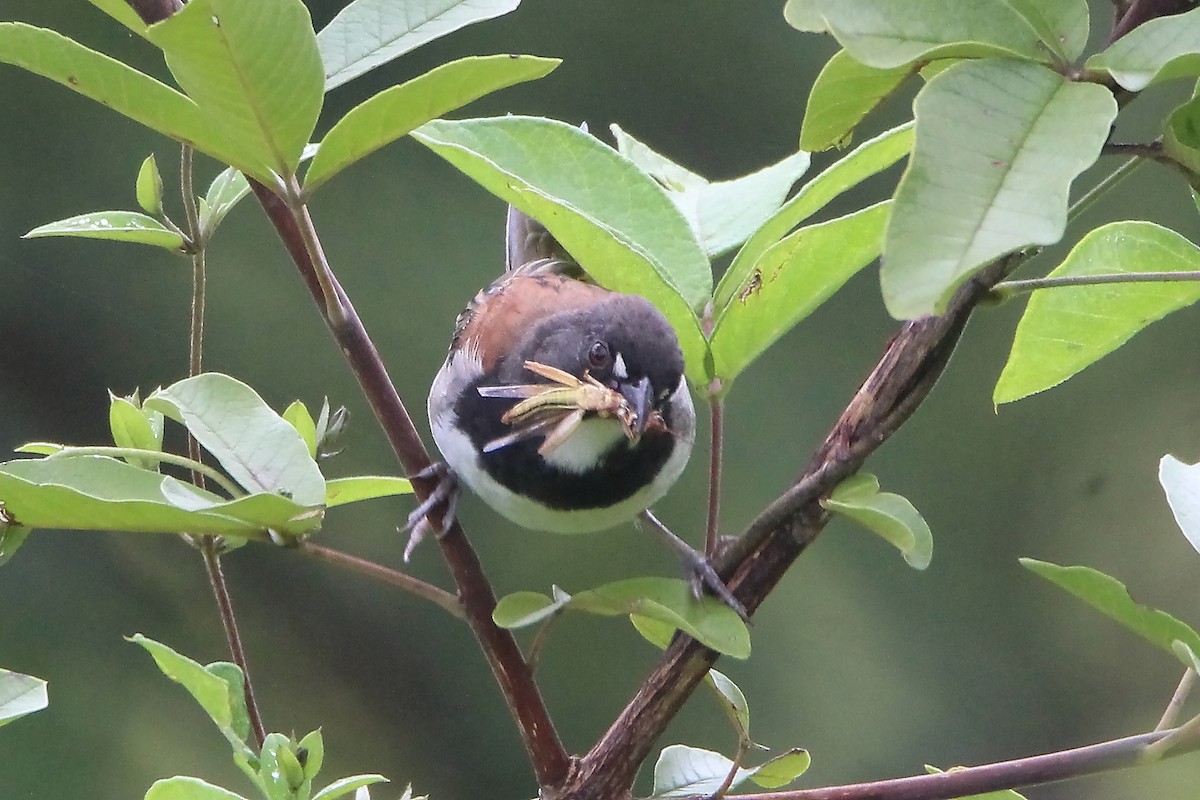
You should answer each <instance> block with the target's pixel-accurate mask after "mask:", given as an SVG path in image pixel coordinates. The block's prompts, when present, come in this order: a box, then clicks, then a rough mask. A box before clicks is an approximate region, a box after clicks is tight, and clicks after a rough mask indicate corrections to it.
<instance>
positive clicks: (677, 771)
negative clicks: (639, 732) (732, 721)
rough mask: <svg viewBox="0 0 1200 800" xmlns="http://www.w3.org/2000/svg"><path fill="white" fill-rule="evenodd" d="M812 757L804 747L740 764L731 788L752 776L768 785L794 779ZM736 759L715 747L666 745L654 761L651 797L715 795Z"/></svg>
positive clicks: (785, 782) (776, 784)
mask: <svg viewBox="0 0 1200 800" xmlns="http://www.w3.org/2000/svg"><path fill="white" fill-rule="evenodd" d="M809 762H810V759H809V756H808V753H807V752H806V751H804V750H800V749H793V750H790V751H788V752H787V753H784V754H782V755H780V756H777V757H776V758H773V759H771V760H770V761H768V762H767V763H766V764H763V765H762V766H760V767H752V768H745V767H743V768H740V769H738V770H737V773H736V774H735V776H734V779H733V783H732V784H731V785H730V787H729V788H730V789H732V788H734V787H736V786H738V785H740V784H742V783H745V782H746V781H747V780H752V781H754V782H755V783H757V784H758V785H759V786H762V787H764V788H777V787H779V786H784V785H786V784H788V783H791V782H792V781H793V780H795V779H796V778H797V777H799V776H800V775H801V774H803V773H804V771H805V770H807V769H808V765H809ZM733 766H734V764H733V761H731V760H730V759H728V758H726V757H725V756H723V755H721V754H720V753H714V752H712V751H711V750H702V749H700V748H698V747H688V746H687V745H682V744H673V745H670V746H669V747H665V748H663V751H662V753H661V754H660V755H659V757H658V761H657V762H656V763H655V765H654V792H653V794H652V795H651V798H663V800H666V799H667V798H683V797H694V796H698V795H699V796H703V795H711V794H713V793H714V792H715V791H716V790H717V789H718V788H720V786H721V784H722V783H723V782H724V781H725V778H726V777H727V776H728V775H729V772H730V770H732V769H733Z"/></svg>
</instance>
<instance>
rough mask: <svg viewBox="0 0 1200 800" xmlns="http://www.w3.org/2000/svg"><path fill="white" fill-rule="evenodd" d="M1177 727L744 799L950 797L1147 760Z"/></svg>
mask: <svg viewBox="0 0 1200 800" xmlns="http://www.w3.org/2000/svg"><path fill="white" fill-rule="evenodd" d="M1171 733H1173V731H1156V732H1152V733H1143V734H1139V735H1137V736H1127V737H1125V738H1122V739H1114V740H1112V741H1108V742H1101V743H1100V744H1092V745H1087V746H1086V747H1077V748H1074V749H1071V750H1061V751H1059V752H1056V753H1046V754H1044V755H1038V756H1031V757H1029V758H1018V759H1014V760H1012V761H1000V762H997V763H994V764H984V765H982V766H978V767H965V768H963V769H956V770H951V771H947V772H937V773H934V774H932V775H912V776H909V777H906V778H892V779H889V780H883V781H872V782H870V783H854V784H847V785H844V786H824V787H821V788H819V789H796V790H791V791H783V792H760V793H758V794H740V795H738V800H884V799H885V798H886V800H950V798H956V797H968V796H971V795H976V794H983V793H984V792H995V791H1000V790H1003V789H1019V788H1021V787H1023V786H1038V785H1041V784H1045V783H1054V782H1056V781H1061V780H1066V779H1068V778H1078V777H1081V776H1083V775H1095V774H1097V773H1100V772H1112V771H1114V770H1119V769H1126V768H1128V767H1132V766H1136V765H1138V764H1140V763H1142V760H1143V753H1144V751H1145V750H1146V748H1147V746H1149V745H1152V744H1153V743H1154V742H1157V741H1159V740H1161V739H1164V738H1166V737H1167V736H1169V735H1170V734H1171Z"/></svg>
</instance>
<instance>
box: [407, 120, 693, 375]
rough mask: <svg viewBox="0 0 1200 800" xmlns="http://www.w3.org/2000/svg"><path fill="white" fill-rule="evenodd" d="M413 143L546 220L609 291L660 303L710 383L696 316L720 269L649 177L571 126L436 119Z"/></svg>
mask: <svg viewBox="0 0 1200 800" xmlns="http://www.w3.org/2000/svg"><path fill="white" fill-rule="evenodd" d="M412 135H413V137H414V138H416V139H417V140H418V141H420V142H421V143H422V144H424V145H425V146H426V147H429V148H430V149H431V150H433V151H434V152H435V153H437V154H438V155H440V156H442V157H443V158H445V159H446V160H447V161H449V162H450V163H451V164H453V165H454V166H456V167H458V168H459V169H460V170H462V171H463V172H465V173H466V174H467V175H468V176H470V177H471V178H473V179H474V180H476V181H477V182H479V183H480V184H481V185H482V186H483V187H484V188H485V189H487V190H488V191H490V192H492V193H493V194H495V195H497V196H498V197H500V198H501V199H503V200H506V201H507V202H509V203H511V204H512V205H514V206H516V207H517V208H518V209H520V210H521V211H524V212H525V213H526V214H529V215H530V216H532V217H534V218H535V219H537V220H539V221H540V222H542V223H543V224H544V225H545V226H546V228H547V229H548V230H549V231H550V233H551V234H553V235H554V237H555V238H556V239H557V240H558V241H559V242H561V243H562V245H563V247H565V248H566V249H567V251H568V252H570V253H571V255H572V256H573V257H574V258H575V259H576V260H578V261H579V263H580V264H581V265H582V266H583V268H584V269H585V270H587V272H588V273H589V274H590V275H591V276H592V277H593V278H595V280H596V281H597V282H598V283H600V284H601V285H603V286H605V287H606V288H608V289H612V290H614V291H619V292H628V293H630V294H638V295H641V296H643V297H645V298H647V299H649V300H650V301H651V302H653V303H654V304H655V305H656V306H657V307H658V308H659V310H660V311H662V313H663V314H664V315H665V316H666V318H667V319H668V320H669V321H670V323H671V325H672V326H673V327H674V328H675V332H676V334H677V335H678V336H679V343H680V346H681V347H682V348H683V354H684V359H685V361H686V362H687V369H688V379H689V380H692V381H693V382H694V383H696V385H704V383H706V382H707V381H706V380H705V374H704V360H705V353H706V345H705V342H704V336H703V334H701V332H700V325H699V321H698V320H697V318H696V312H695V311H694V310H693V309H695V308H700V307H702V306H703V305H704V304H705V303H706V302H707V301H708V299H709V295H710V293H711V291H712V271H711V268H710V266H709V264H708V259H707V258H706V257H705V255H704V253H703V251H702V250H701V249H700V245H699V244H698V243H697V242H696V240H695V237H694V236H693V235H692V231H691V228H690V227H689V226H688V223H687V220H685V219H684V218H683V215H682V214H680V213H679V210H678V209H677V208H676V207H675V205H674V204H673V203H672V202H671V200H670V198H668V197H667V194H666V192H665V191H664V190H663V189H662V187H660V186H659V185H658V184H656V183H655V182H654V181H653V180H652V179H651V178H650V177H649V176H647V175H646V174H645V173H644V172H642V171H641V170H639V169H638V168H637V167H635V166H634V165H633V164H632V163H630V162H629V161H628V160H627V159H625V158H622V157H621V156H620V155H619V154H617V153H616V152H615V151H613V150H612V149H610V148H608V147H606V146H605V145H603V144H602V143H601V142H600V141H598V140H597V139H595V138H593V137H592V136H589V135H588V134H586V133H584V132H583V131H580V130H579V129H577V128H574V127H572V126H570V125H566V124H565V123H561V122H556V121H553V120H548V119H538V118H533V117H516V116H510V117H498V118H493V119H474V120H462V121H458V122H448V121H434V122H428V123H426V124H425V125H422V126H421V127H420V128H418V129H417V130H415V131H413V133H412Z"/></svg>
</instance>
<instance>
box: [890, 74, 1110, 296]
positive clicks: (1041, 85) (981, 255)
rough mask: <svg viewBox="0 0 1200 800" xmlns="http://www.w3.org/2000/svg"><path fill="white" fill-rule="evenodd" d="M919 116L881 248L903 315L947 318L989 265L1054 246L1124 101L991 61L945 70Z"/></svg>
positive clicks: (924, 93) (925, 93) (919, 106)
mask: <svg viewBox="0 0 1200 800" xmlns="http://www.w3.org/2000/svg"><path fill="white" fill-rule="evenodd" d="M915 110H916V117H917V145H916V151H915V153H914V154H913V158H912V160H911V161H910V162H909V165H908V169H907V170H906V171H905V174H904V177H903V178H902V179H901V180H900V185H899V187H898V188H897V189H896V197H895V207H894V208H893V209H892V219H891V222H890V224H889V225H888V231H887V238H886V240H885V243H884V248H883V254H884V255H883V270H882V279H883V296H884V301H885V302H886V304H887V307H888V311H889V312H891V314H892V316H894V317H896V318H897V319H916V318H918V317H923V316H926V315H929V314H937V313H940V312H941V311H943V310H944V309H945V307H946V303H947V302H948V301H949V299H950V296H951V295H952V294H953V293H954V290H955V289H956V288H958V286H959V284H961V283H962V282H963V281H965V280H966V279H967V278H968V277H970V276H971V275H972V274H974V273H975V272H976V271H977V270H978V269H979V268H980V267H982V266H983V265H984V264H986V263H987V262H988V261H990V260H992V259H994V258H998V257H999V256H1002V255H1004V254H1005V253H1009V252H1012V251H1013V250H1017V249H1020V248H1022V247H1026V246H1028V245H1031V244H1052V243H1054V242H1057V241H1058V240H1059V239H1060V238H1061V237H1062V234H1063V229H1064V228H1065V226H1066V221H1067V192H1068V190H1069V188H1070V185H1071V181H1072V180H1074V178H1075V176H1076V175H1078V174H1079V173H1080V172H1082V171H1083V170H1084V169H1086V168H1087V167H1088V166H1089V165H1090V164H1091V163H1092V162H1093V161H1095V160H1096V157H1097V156H1098V155H1099V154H1100V146H1101V145H1102V144H1103V143H1104V141H1105V139H1106V138H1107V137H1108V131H1109V126H1110V125H1111V123H1112V120H1113V118H1114V117H1115V116H1116V113H1117V104H1116V101H1115V100H1113V97H1112V93H1111V92H1109V91H1108V90H1107V89H1105V88H1104V87H1102V86H1098V85H1096V84H1085V83H1073V82H1071V81H1065V80H1064V79H1063V77H1062V76H1061V75H1059V74H1058V73H1056V72H1053V71H1051V70H1049V69H1046V68H1045V67H1042V66H1040V65H1037V64H1029V63H1023V62H1018V61H1010V60H1000V59H990V60H986V61H965V62H962V63H959V64H956V65H954V66H953V67H950V68H949V69H947V70H946V71H945V72H942V73H941V74H939V75H938V76H937V77H935V78H934V79H933V80H931V81H930V82H929V83H928V84H926V85H925V87H924V88H923V89H922V90H921V93H920V94H919V95H918V96H917V100H916V104H915Z"/></svg>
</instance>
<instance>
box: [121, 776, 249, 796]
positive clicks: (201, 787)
mask: <svg viewBox="0 0 1200 800" xmlns="http://www.w3.org/2000/svg"><path fill="white" fill-rule="evenodd" d="M144 800H246V798H244V797H242V796H241V795H240V794H234V793H233V792H231V791H229V790H228V789H222V788H221V787H220V786H213V785H212V784H211V783H208V782H207V781H203V780H201V779H199V778H187V777H184V776H182V775H178V776H176V777H174V778H164V779H163V780H161V781H155V782H154V785H153V786H151V787H150V791H148V792H146V796H145V798H144Z"/></svg>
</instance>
